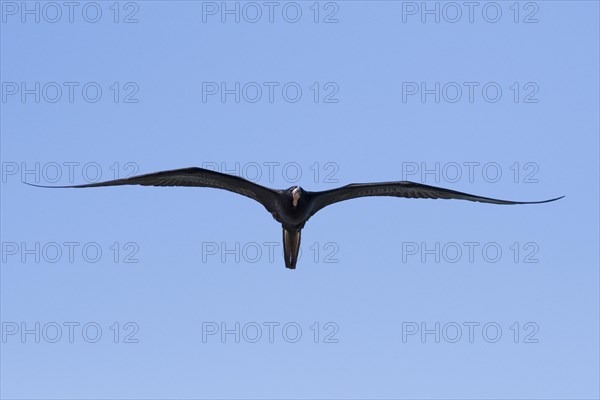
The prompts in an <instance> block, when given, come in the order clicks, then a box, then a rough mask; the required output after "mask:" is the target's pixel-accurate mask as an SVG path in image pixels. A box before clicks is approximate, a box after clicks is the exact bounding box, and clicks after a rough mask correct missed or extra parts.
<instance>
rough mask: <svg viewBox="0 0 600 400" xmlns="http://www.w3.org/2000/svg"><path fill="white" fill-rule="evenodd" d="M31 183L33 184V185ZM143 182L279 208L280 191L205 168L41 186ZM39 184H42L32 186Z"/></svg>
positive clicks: (131, 183)
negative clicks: (231, 195) (205, 189)
mask: <svg viewBox="0 0 600 400" xmlns="http://www.w3.org/2000/svg"><path fill="white" fill-rule="evenodd" d="M29 185H31V184H29ZM120 185H142V186H196V187H210V188H216V189H224V190H228V191H230V192H234V193H238V194H241V195H243V196H246V197H249V198H251V199H254V200H256V201H258V202H259V203H261V204H262V205H263V206H265V208H266V209H267V210H268V211H270V212H272V211H274V210H275V204H276V201H277V196H278V191H276V190H274V189H270V188H267V187H264V186H261V185H258V184H256V183H254V182H250V181H248V180H246V179H244V178H240V177H237V176H234V175H228V174H222V173H220V172H216V171H211V170H208V169H204V168H196V167H194V168H182V169H174V170H170V171H161V172H155V173H151V174H144V175H138V176H133V177H131V178H125V179H116V180H113V181H106V182H96V183H88V184H84V185H72V186H41V187H46V188H89V187H99V186H120ZM32 186H39V185H32Z"/></svg>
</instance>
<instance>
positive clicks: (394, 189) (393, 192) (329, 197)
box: [311, 181, 564, 215]
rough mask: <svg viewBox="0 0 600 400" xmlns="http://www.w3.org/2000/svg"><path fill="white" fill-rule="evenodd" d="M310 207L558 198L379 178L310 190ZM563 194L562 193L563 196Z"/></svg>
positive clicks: (515, 202)
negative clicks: (502, 195) (383, 200)
mask: <svg viewBox="0 0 600 400" xmlns="http://www.w3.org/2000/svg"><path fill="white" fill-rule="evenodd" d="M311 196H312V198H313V202H314V203H313V204H314V208H313V210H312V213H311V215H313V214H315V213H316V212H317V211H319V210H321V209H322V208H324V207H327V206H328V205H330V204H334V203H337V202H340V201H344V200H349V199H355V198H358V197H368V196H392V197H405V198H410V199H457V200H469V201H477V202H480V203H492V204H538V203H547V202H550V201H555V200H558V199H561V198H562V197H557V198H555V199H550V200H542V201H509V200H499V199H493V198H490V197H482V196H476V195H472V194H468V193H463V192H458V191H456V190H450V189H444V188H441V187H436V186H429V185H424V184H421V183H415V182H409V181H399V182H381V183H353V184H351V185H346V186H342V187H340V188H337V189H332V190H326V191H323V192H312V193H311ZM563 197H564V196H563Z"/></svg>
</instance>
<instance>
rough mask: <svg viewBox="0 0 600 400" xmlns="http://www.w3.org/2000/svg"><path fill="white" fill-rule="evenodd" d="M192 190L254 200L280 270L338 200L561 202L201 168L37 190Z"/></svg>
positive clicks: (291, 263) (291, 266) (411, 184)
mask: <svg viewBox="0 0 600 400" xmlns="http://www.w3.org/2000/svg"><path fill="white" fill-rule="evenodd" d="M119 185H142V186H196V187H210V188H216V189H224V190H228V191H230V192H234V193H238V194H241V195H244V196H246V197H249V198H251V199H254V200H256V201H258V202H259V203H260V204H262V205H263V206H264V207H265V208H266V209H267V211H269V212H270V213H271V215H273V218H275V220H276V221H277V222H279V223H281V226H282V227H283V249H284V258H285V266H286V267H287V268H289V269H295V268H296V261H297V259H298V251H299V249H300V232H301V231H302V228H304V224H306V221H308V219H309V218H310V217H312V216H313V215H314V214H315V213H316V212H317V211H319V210H321V209H323V208H324V207H327V206H328V205H330V204H334V203H337V202H340V201H344V200H349V199H355V198H358V197H368V196H392V197H405V198H412V199H459V200H469V201H477V202H480V203H491V204H540V203H548V202H551V201H555V200H558V199H561V198H563V197H564V196H561V197H557V198H554V199H550V200H542V201H528V202H526V201H508V200H498V199H493V198H490V197H481V196H475V195H472V194H468V193H462V192H457V191H455V190H450V189H444V188H441V187H436V186H429V185H424V184H422V183H415V182H409V181H397V182H380V183H353V184H350V185H346V186H342V187H339V188H336V189H331V190H325V191H321V192H309V191H307V190H304V189H302V188H301V187H300V186H292V187H290V188H288V189H285V190H277V189H270V188H267V187H265V186H261V185H258V184H256V183H254V182H250V181H248V180H246V179H244V178H241V177H238V176H234V175H228V174H223V173H220V172H216V171H212V170H208V169H204V168H194V167H193V168H182V169H174V170H170V171H161V172H155V173H151V174H144V175H137V176H133V177H130V178H125V179H116V180H112V181H106V182H96V183H89V184H83V185H72V186H40V185H32V186H39V187H46V188H89V187H100V186H119Z"/></svg>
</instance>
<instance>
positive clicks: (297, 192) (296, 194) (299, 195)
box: [288, 186, 304, 207]
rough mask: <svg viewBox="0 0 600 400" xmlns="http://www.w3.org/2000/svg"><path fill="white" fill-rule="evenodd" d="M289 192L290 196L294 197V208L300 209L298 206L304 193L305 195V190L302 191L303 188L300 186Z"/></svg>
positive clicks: (290, 189) (293, 187) (292, 188)
mask: <svg viewBox="0 0 600 400" xmlns="http://www.w3.org/2000/svg"><path fill="white" fill-rule="evenodd" d="M288 192H289V193H290V195H291V197H292V206H294V207H298V204H299V202H300V199H301V198H302V193H304V190H302V188H301V187H300V186H292V187H291V188H289V189H288Z"/></svg>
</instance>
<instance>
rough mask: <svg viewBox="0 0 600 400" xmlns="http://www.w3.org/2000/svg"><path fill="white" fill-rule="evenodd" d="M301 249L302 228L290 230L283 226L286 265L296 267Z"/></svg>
mask: <svg viewBox="0 0 600 400" xmlns="http://www.w3.org/2000/svg"><path fill="white" fill-rule="evenodd" d="M299 251H300V230H289V229H286V228H285V227H284V228H283V256H284V258H285V267H286V268H289V269H296V261H298V252H299Z"/></svg>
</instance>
